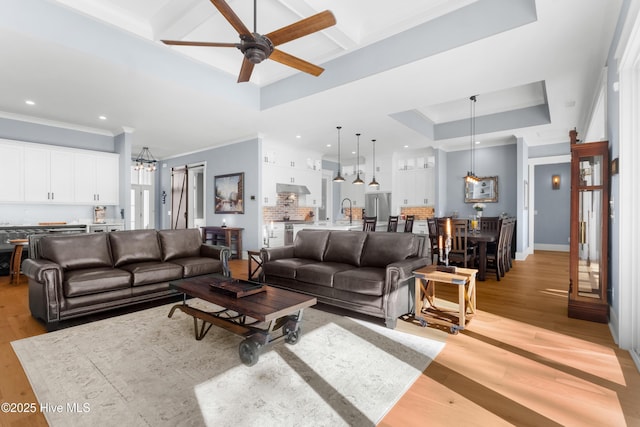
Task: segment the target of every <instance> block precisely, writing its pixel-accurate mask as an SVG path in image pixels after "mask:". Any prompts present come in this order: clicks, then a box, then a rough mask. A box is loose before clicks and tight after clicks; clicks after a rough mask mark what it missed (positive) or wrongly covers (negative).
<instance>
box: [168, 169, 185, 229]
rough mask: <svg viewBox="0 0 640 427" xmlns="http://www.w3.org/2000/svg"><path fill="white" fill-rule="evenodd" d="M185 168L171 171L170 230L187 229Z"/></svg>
mask: <svg viewBox="0 0 640 427" xmlns="http://www.w3.org/2000/svg"><path fill="white" fill-rule="evenodd" d="M188 171H189V169H188V167H187V166H183V167H179V168H172V169H171V229H173V230H175V229H183V228H187V218H188V212H187V207H188V202H189V200H188V199H189V191H188V188H189V187H188V182H187V181H188V176H189V173H188Z"/></svg>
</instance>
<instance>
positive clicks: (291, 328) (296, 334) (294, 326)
mask: <svg viewBox="0 0 640 427" xmlns="http://www.w3.org/2000/svg"><path fill="white" fill-rule="evenodd" d="M301 323H302V310H300V311H298V314H294V315H291V316H289V318H288V319H287V321H286V322H285V324H284V326H283V327H282V335H283V336H284V342H286V343H287V344H291V345H293V344H297V343H298V341H299V340H300V336H301V335H302V330H301V329H300V325H301Z"/></svg>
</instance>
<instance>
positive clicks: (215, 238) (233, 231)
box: [200, 226, 244, 259]
mask: <svg viewBox="0 0 640 427" xmlns="http://www.w3.org/2000/svg"><path fill="white" fill-rule="evenodd" d="M200 228H201V229H202V243H211V244H213V245H224V246H228V247H229V249H230V250H231V258H232V259H233V258H235V259H241V258H242V230H244V228H237V227H211V226H205V227H200Z"/></svg>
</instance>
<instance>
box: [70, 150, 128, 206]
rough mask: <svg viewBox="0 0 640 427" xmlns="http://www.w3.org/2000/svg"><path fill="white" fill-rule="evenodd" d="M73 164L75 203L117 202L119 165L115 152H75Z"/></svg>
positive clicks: (115, 203) (102, 203)
mask: <svg viewBox="0 0 640 427" xmlns="http://www.w3.org/2000/svg"><path fill="white" fill-rule="evenodd" d="M74 166H75V180H74V182H75V201H76V203H86V204H100V205H117V204H119V193H118V191H119V187H118V182H119V167H118V156H117V155H116V154H109V153H104V154H85V153H76V154H75V156H74Z"/></svg>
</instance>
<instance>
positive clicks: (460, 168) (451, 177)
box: [436, 144, 517, 218]
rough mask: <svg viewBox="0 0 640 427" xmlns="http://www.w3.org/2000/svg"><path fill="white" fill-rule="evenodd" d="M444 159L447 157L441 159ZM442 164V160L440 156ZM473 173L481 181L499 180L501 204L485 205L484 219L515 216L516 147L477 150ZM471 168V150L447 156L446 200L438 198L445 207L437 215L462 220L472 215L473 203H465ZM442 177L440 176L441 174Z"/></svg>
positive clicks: (439, 207)
mask: <svg viewBox="0 0 640 427" xmlns="http://www.w3.org/2000/svg"><path fill="white" fill-rule="evenodd" d="M442 157H443V158H444V157H445V156H442ZM439 160H441V157H440V156H439ZM475 164H476V168H475V170H474V173H475V174H476V175H478V176H480V177H485V176H497V177H498V202H497V203H486V205H487V207H486V209H485V210H484V212H483V215H484V216H498V215H500V214H501V213H506V214H508V215H510V216H515V215H516V212H517V211H516V146H515V144H511V145H504V146H498V147H488V148H480V149H476V150H475ZM469 166H470V157H469V150H466V151H455V152H449V153H447V154H446V172H445V173H444V177H445V180H446V198H444V197H442V195H441V194H439V195H438V200H439V201H443V199H444V201H445V204H444V206H438V207H437V210H436V215H439V216H440V215H451V214H452V213H453V212H454V211H457V212H458V215H459V216H460V217H462V218H467V217H469V216H470V215H473V214H474V213H475V211H474V210H473V208H472V205H473V203H465V202H464V179H463V178H464V176H465V175H466V174H467V171H468V170H469ZM438 176H439V177H440V176H441V175H440V174H438Z"/></svg>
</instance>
